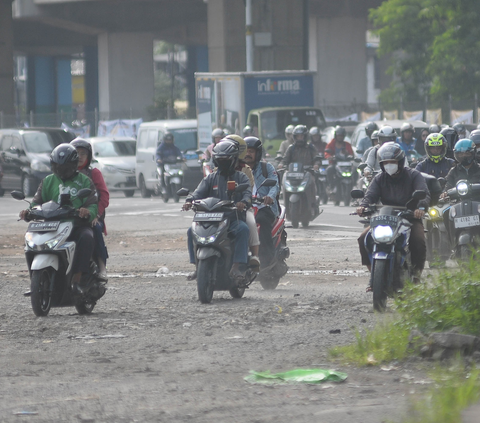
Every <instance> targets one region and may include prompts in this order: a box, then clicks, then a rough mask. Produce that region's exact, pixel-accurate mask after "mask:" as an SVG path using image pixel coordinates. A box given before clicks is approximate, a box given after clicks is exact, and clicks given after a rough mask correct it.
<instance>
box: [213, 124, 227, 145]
mask: <svg viewBox="0 0 480 423" xmlns="http://www.w3.org/2000/svg"><path fill="white" fill-rule="evenodd" d="M224 136H225V133H224V131H223V129H222V128H215V129H214V130H213V131H212V142H213V143H214V144H215V138H223V137H224Z"/></svg>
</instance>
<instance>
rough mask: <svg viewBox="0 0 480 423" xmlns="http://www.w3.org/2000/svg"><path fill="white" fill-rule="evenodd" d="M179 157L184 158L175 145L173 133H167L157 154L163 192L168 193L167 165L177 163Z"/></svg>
mask: <svg viewBox="0 0 480 423" xmlns="http://www.w3.org/2000/svg"><path fill="white" fill-rule="evenodd" d="M177 157H183V155H182V152H181V151H180V149H179V148H178V147H177V146H176V145H175V139H174V136H173V134H172V133H171V132H168V131H167V132H165V135H164V136H163V142H162V143H161V144H160V145H159V146H158V148H157V152H156V159H157V163H158V166H160V168H161V170H162V171H161V176H162V177H161V184H162V191H163V192H164V193H165V192H166V191H167V189H166V185H165V163H175V162H176V161H177Z"/></svg>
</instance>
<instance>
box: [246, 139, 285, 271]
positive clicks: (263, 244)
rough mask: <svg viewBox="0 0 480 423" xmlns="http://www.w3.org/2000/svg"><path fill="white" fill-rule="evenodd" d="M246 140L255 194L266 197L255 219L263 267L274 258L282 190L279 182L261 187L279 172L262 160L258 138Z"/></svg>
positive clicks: (248, 162)
mask: <svg viewBox="0 0 480 423" xmlns="http://www.w3.org/2000/svg"><path fill="white" fill-rule="evenodd" d="M245 142H246V143H247V154H246V156H245V163H247V164H248V165H249V166H250V167H251V168H252V170H253V177H254V179H255V185H254V187H253V195H254V196H257V197H262V198H263V199H264V201H263V205H259V206H258V212H257V215H256V217H255V220H256V221H257V223H258V224H259V225H260V262H261V264H262V268H266V267H268V266H269V265H270V264H271V263H272V260H273V258H274V257H273V255H274V245H273V240H272V227H273V223H274V222H275V218H276V217H277V216H278V215H279V210H278V204H277V195H278V193H279V192H280V186H279V184H278V183H277V185H275V186H273V187H265V186H263V187H260V185H261V184H262V182H263V181H265V179H277V172H276V171H275V168H274V167H273V165H272V164H270V163H267V162H262V161H261V160H262V154H263V151H262V150H263V147H262V142H261V141H260V140H259V139H258V138H256V137H247V138H246V139H245ZM277 180H278V179H277ZM258 187H260V188H258Z"/></svg>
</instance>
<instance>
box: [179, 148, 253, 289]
mask: <svg viewBox="0 0 480 423" xmlns="http://www.w3.org/2000/svg"><path fill="white" fill-rule="evenodd" d="M238 154H239V149H238V146H237V145H236V143H234V142H232V141H222V142H220V143H218V144H217V145H216V146H215V147H214V148H213V162H214V164H215V165H216V166H217V170H216V171H215V172H213V173H211V174H210V175H208V176H206V177H205V178H203V180H202V181H201V182H200V184H199V185H198V187H197V189H196V190H195V191H194V192H193V193H192V194H190V195H189V196H188V197H187V199H186V200H185V204H184V205H183V208H182V209H183V210H190V208H191V207H192V202H193V201H194V200H199V199H203V198H208V197H215V198H218V199H220V200H227V201H230V199H232V200H233V201H234V202H235V204H236V207H237V212H236V213H232V215H231V216H230V226H229V232H230V233H231V234H232V237H233V238H234V239H235V251H234V253H233V265H232V268H231V270H230V277H231V278H232V279H233V280H236V281H239V280H243V279H244V277H245V271H246V267H247V260H248V237H249V230H248V226H247V224H246V223H245V213H243V212H244V211H246V210H247V209H248V208H249V207H250V205H251V203H252V190H251V189H250V188H247V189H246V190H245V191H243V192H241V193H234V194H233V196H232V197H231V196H230V193H229V192H228V189H227V182H228V181H235V182H236V183H237V184H238V185H240V184H248V185H250V181H249V179H248V177H247V175H245V174H244V173H242V172H239V171H236V170H235V168H236V167H237V165H238ZM187 233H188V250H189V254H190V263H195V252H194V247H193V239H192V233H191V228H190V229H189V230H188V232H187Z"/></svg>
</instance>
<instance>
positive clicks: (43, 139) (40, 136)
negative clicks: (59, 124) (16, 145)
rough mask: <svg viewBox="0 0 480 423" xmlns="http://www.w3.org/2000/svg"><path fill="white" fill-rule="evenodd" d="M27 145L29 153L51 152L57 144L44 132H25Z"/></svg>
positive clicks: (24, 136) (24, 137)
mask: <svg viewBox="0 0 480 423" xmlns="http://www.w3.org/2000/svg"><path fill="white" fill-rule="evenodd" d="M23 139H24V141H25V146H26V148H27V151H28V152H29V153H51V152H52V150H53V149H54V148H55V144H54V143H53V141H52V140H51V139H50V137H49V136H48V135H47V134H45V133H44V132H25V133H24V134H23Z"/></svg>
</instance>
